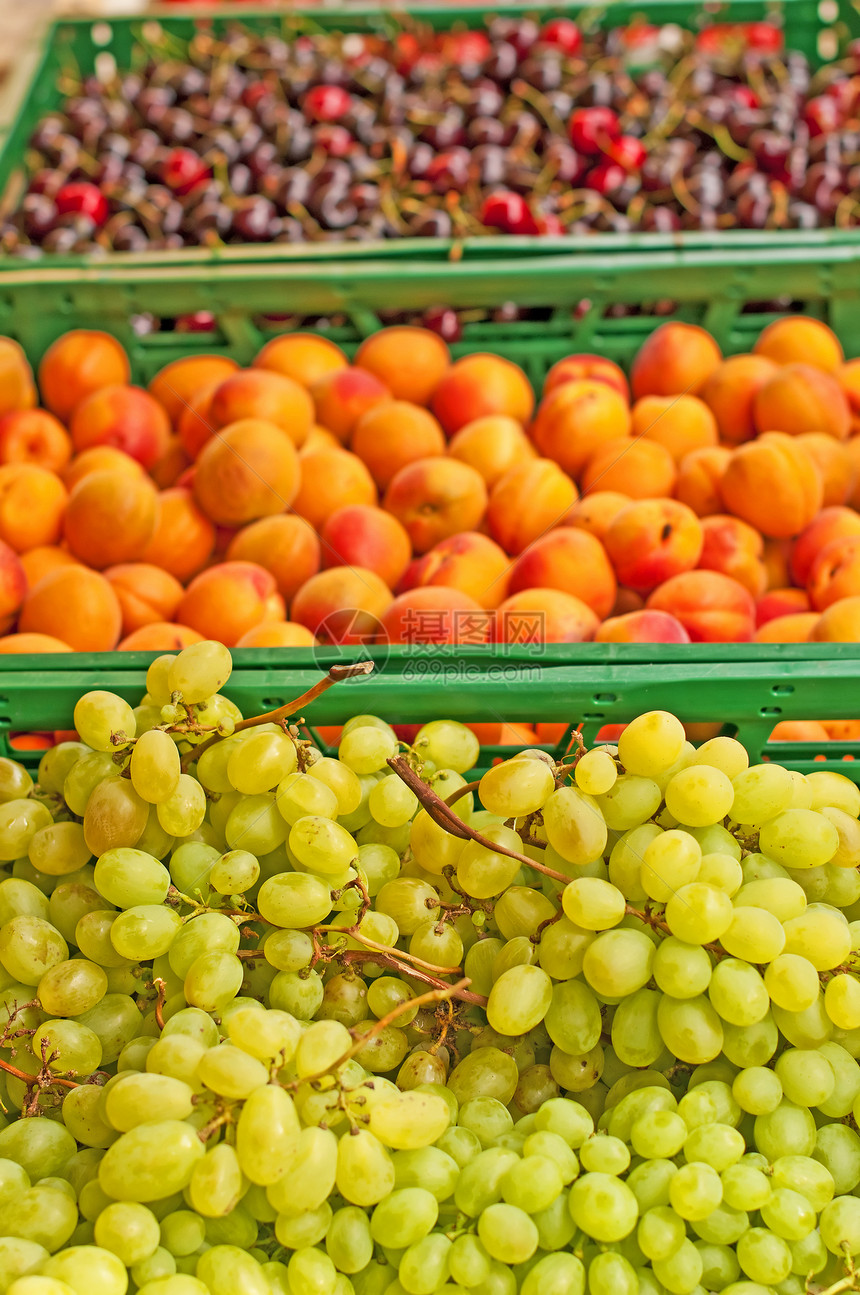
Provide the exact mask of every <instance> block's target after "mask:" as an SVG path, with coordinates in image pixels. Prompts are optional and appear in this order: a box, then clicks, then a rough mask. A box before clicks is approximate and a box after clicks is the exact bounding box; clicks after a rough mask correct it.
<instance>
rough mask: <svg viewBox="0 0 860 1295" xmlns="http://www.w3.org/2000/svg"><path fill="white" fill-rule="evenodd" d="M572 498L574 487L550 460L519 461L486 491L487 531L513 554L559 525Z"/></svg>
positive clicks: (573, 497)
mask: <svg viewBox="0 0 860 1295" xmlns="http://www.w3.org/2000/svg"><path fill="white" fill-rule="evenodd" d="M576 499H577V489H576V486H575V485H574V483H573V482H572V481H571V479H570V477H569V476H568V475H567V474H566V473H565V472H562V470H561V468H560V467H559V466H558V464H557V463H553V461H552V460H551V459H532V460H531V462H528V463H519V464H517V466H516V467H513V468H511V469H510V470H509V471H508V472H506V473H505V475H504V476H503V477H500V478H499V480H498V481H497V482H496V484H495V485H494V486H493V489H492V491H491V492H490V500H489V503H488V505H487V525H488V527H489V530H490V534H491V535H492V537H493V539H494V540H495V541H496V543H497V544H501V546H502V548H503V549H504V550H505V552H506V553H510V554H511V555H513V556H516V554H518V553H522V551H523V549H525V548H527V547H528V545H529V544H531V543H532V542H533V541H534V540H536V539H537V537H538V536H539V535H543V534H544V532H545V531H548V530H550V529H551V528H552V527H553V526H560V525H561V523H562V522H563V520H564V519H565V517H566V516H567V513H568V511H569V509H570V508H571V506H572V505H573V504H574V503H575V501H576Z"/></svg>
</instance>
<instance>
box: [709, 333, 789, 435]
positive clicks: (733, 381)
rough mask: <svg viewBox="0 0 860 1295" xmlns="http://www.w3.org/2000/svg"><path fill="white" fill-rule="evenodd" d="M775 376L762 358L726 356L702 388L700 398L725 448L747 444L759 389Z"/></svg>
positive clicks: (771, 365) (770, 364) (752, 430)
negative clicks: (709, 412)
mask: <svg viewBox="0 0 860 1295" xmlns="http://www.w3.org/2000/svg"><path fill="white" fill-rule="evenodd" d="M775 373H776V365H775V364H774V363H773V361H772V360H768V359H766V358H765V357H764V356H763V355H730V356H729V357H728V358H727V359H725V360H723V361H721V363H720V364H718V365H717V367H716V368H715V369H714V371H713V373H712V374H711V376H710V377H709V378H708V380H707V382H706V383H705V385H704V387H702V391H701V398H702V400H703V401H704V402H705V404H706V405H707V406H708V408H709V409H710V411H711V413H712V414H713V416H714V419H715V420H716V424H717V428H718V430H719V434H720V439H721V440H722V441H724V442H726V443H727V444H729V445H740V443H741V442H742V441H751V440H752V438H753V437H754V436H755V434H756V431H757V428H756V425H755V419H754V417H753V405H754V402H755V397H756V395H757V393H758V392H759V390H760V389H761V388H762V387H763V386H764V385H765V383H766V382H768V381H770V379H771V378H772V377H773V375H774V374H775Z"/></svg>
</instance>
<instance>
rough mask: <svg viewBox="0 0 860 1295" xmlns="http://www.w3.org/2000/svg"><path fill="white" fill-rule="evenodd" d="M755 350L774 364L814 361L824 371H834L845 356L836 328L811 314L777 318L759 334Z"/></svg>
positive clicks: (815, 365) (816, 366)
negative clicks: (828, 325) (829, 326)
mask: <svg viewBox="0 0 860 1295" xmlns="http://www.w3.org/2000/svg"><path fill="white" fill-rule="evenodd" d="M753 351H754V352H755V354H756V355H764V356H766V357H767V359H769V360H773V362H774V364H811V365H813V366H814V367H815V368H816V369H823V370H824V372H825V373H834V372H835V371H836V369H838V368H839V366H840V364H842V362H843V360H844V359H845V356H844V355H843V352H842V346H841V343H840V341H839V338H838V337H837V336H836V334H835V333H834V331H833V329H832V328H828V327H827V325H826V324H822V322H821V320H820V319H810V317H809V316H808V315H786V316H785V318H784V319H775V320H774V322H773V323H772V324H768V326H767V328H765V329H763V330H762V332H761V333H760V334H759V337H758V341H757V342H756V344H755V346H754V347H753Z"/></svg>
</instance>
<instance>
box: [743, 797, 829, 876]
mask: <svg viewBox="0 0 860 1295" xmlns="http://www.w3.org/2000/svg"><path fill="white" fill-rule="evenodd" d="M759 843H760V846H761V851H762V853H763V854H766V855H767V856H768V857H769V858H771V859H775V860H776V861H777V863H781V864H783V865H785V866H787V867H790V868H795V869H797V868H820V867H821V866H822V864H825V863H828V862H829V861H830V859H832V858H833V856H834V855H835V853H836V851H837V849H838V848H839V833H838V832H837V830H836V828H835V827H834V826H833V824H832V823H831V822H830V821H829V820H828V819H826V818H825V817H824V815H823V814H817V813H816V812H815V811H814V810H811V809H787V810H785V811H784V812H783V813H781V814H776V815H775V816H774V817H773V818H769V819H768V820H767V822H765V823H763V824H762V827H761V831H760V833H759Z"/></svg>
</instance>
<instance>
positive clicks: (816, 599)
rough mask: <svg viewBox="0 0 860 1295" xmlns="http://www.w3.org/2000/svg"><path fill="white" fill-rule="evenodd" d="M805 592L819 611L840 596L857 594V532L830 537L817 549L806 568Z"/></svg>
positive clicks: (859, 577)
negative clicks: (836, 537)
mask: <svg viewBox="0 0 860 1295" xmlns="http://www.w3.org/2000/svg"><path fill="white" fill-rule="evenodd" d="M806 592H807V593H808V594H809V601H810V603H811V604H812V606H813V607H814V608H815V610H816V611H819V612H823V611H824V610H825V608H827V607H829V606H830V604H831V603H835V602H838V601H839V599H840V598H849V597H852V596H853V595H854V594H860V535H846V536H845V537H844V538H843V539H839V540H831V541H830V543H829V544H825V545H824V547H823V548H822V549H819V551H818V553H817V554H816V556H815V559H814V560H813V563H812V566H811V567H810V569H809V575H808V576H807V579H806Z"/></svg>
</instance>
